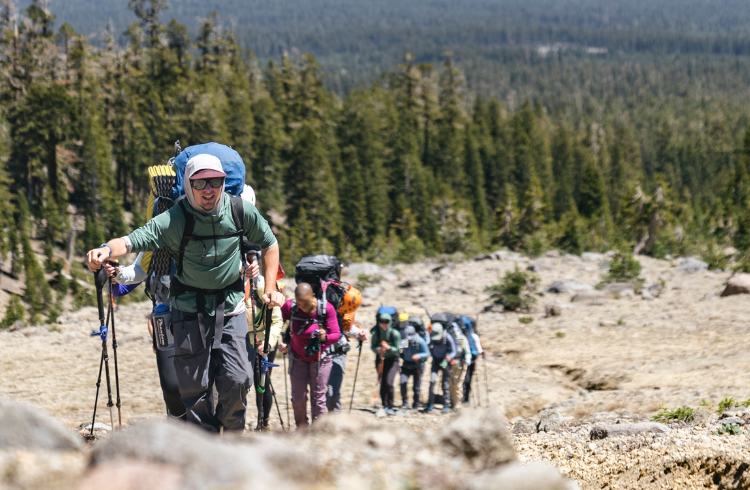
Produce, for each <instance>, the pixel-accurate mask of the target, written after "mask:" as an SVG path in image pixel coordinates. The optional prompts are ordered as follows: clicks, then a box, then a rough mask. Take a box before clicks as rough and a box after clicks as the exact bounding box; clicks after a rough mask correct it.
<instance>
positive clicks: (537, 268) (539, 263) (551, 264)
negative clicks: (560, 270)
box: [526, 258, 555, 272]
mask: <svg viewBox="0 0 750 490" xmlns="http://www.w3.org/2000/svg"><path fill="white" fill-rule="evenodd" d="M554 268H555V260H554V259H550V258H541V259H536V260H535V261H533V262H532V263H531V264H529V265H528V267H526V270H530V271H533V272H541V271H548V270H552V269H554Z"/></svg>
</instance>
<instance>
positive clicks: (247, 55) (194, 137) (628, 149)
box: [0, 0, 750, 321]
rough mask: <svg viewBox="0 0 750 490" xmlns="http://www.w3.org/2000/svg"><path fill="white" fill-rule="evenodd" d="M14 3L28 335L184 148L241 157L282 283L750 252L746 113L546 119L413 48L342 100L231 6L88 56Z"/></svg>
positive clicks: (15, 221) (6, 18)
mask: <svg viewBox="0 0 750 490" xmlns="http://www.w3.org/2000/svg"><path fill="white" fill-rule="evenodd" d="M5 5H6V7H5V10H4V11H0V30H1V31H0V32H1V35H2V37H1V38H0V42H1V44H0V49H1V51H0V76H2V79H3V83H2V88H1V89H0V115H1V116H2V117H1V118H0V158H1V159H2V162H3V165H2V167H1V168H0V196H1V197H0V200H2V202H1V203H0V213H1V214H0V220H1V221H0V252H2V257H3V259H4V260H7V261H8V262H7V263H9V264H10V268H9V272H10V273H11V274H13V275H16V276H20V275H21V274H23V275H24V277H25V280H26V292H25V294H24V298H23V300H24V302H25V303H26V305H27V307H28V309H29V312H30V314H31V319H32V321H37V320H39V319H40V317H41V315H42V313H43V312H44V313H46V314H47V315H48V316H49V317H54V316H55V315H57V314H58V313H59V311H60V310H61V309H62V308H63V307H64V306H65V305H66V303H65V302H66V301H69V300H66V298H68V296H69V294H72V297H73V300H74V304H75V305H80V304H85V303H86V302H87V301H90V296H87V291H88V290H87V289H86V288H85V287H83V286H82V283H81V280H82V279H81V278H82V277H83V273H82V272H81V271H80V269H78V268H77V267H71V265H70V264H71V262H72V260H73V257H74V256H75V255H76V254H81V253H83V252H84V251H85V250H87V249H89V248H91V247H93V246H96V245H98V244H99V243H102V242H103V241H105V240H106V239H107V238H110V237H115V236H121V235H124V234H126V233H127V232H128V231H129V230H130V229H131V228H133V227H135V226H138V225H141V224H143V223H144V220H145V214H146V213H145V209H144V207H145V203H146V202H147V199H148V192H149V185H148V176H147V167H148V166H151V165H160V164H164V163H165V162H166V161H167V160H168V159H169V158H170V157H171V156H173V143H174V141H175V140H177V139H179V140H181V142H182V145H183V147H186V146H188V145H192V144H198V143H204V142H208V141H217V142H220V143H224V144H227V145H230V146H232V147H233V148H235V149H236V150H237V151H238V152H239V153H240V154H241V155H242V156H243V158H244V160H245V163H246V166H247V182H248V183H249V184H251V185H252V186H253V187H254V188H255V189H256V192H257V196H258V206H259V209H260V210H261V212H262V213H263V214H264V215H265V216H266V217H267V218H268V220H269V222H270V223H271V224H272V225H273V227H274V230H275V232H276V233H277V236H278V237H279V240H280V243H281V251H282V260H283V263H284V265H285V267H287V269H289V268H291V267H292V266H293V264H294V263H296V261H297V260H298V259H299V258H300V257H301V256H303V255H306V254H309V253H321V252H323V253H335V254H337V255H339V256H340V257H342V258H344V259H347V260H350V261H354V260H363V259H367V260H377V261H384V262H393V261H412V260H417V259H419V258H420V257H425V256H438V255H440V254H457V253H461V254H465V255H466V254H474V253H478V252H481V251H484V250H488V249H492V248H499V247H507V248H509V249H512V250H520V251H524V252H527V253H530V254H539V253H541V252H542V251H544V250H545V249H548V248H553V247H554V248H558V249H562V250H565V251H568V252H571V253H580V252H582V251H584V250H600V251H603V250H607V249H611V248H613V247H620V248H629V249H632V250H634V251H636V252H637V253H645V254H650V255H653V256H657V257H661V256H664V255H666V254H702V255H704V256H706V257H709V258H710V259H711V261H712V264H713V265H715V266H719V267H725V266H726V260H725V259H724V254H723V249H724V248H725V247H727V246H730V245H732V246H734V247H736V248H737V249H739V250H740V253H741V254H747V252H748V250H749V249H750V246H749V245H750V211H749V209H750V182H749V181H748V179H749V177H748V170H749V168H748V166H749V165H750V132H747V131H746V128H747V126H748V119H747V115H746V114H744V113H742V112H741V111H739V110H738V109H737V108H736V106H734V105H732V104H727V105H726V106H724V105H722V104H721V102H720V101H719V102H717V103H711V104H708V103H705V101H704V103H703V104H697V103H696V104H695V105H688V104H685V105H684V106H683V107H675V106H674V105H673V106H671V107H666V106H662V107H661V108H662V109H664V110H663V111H662V112H658V111H656V110H654V108H653V107H638V106H636V107H630V106H627V105H626V104H622V103H618V102H617V100H614V101H612V102H611V103H609V104H606V105H602V106H599V109H598V110H591V111H586V110H575V109H573V110H570V111H563V110H555V111H554V112H550V111H549V110H548V108H547V107H546V106H545V105H543V104H541V103H532V102H531V101H525V102H520V103H518V104H510V103H508V102H507V101H504V102H500V101H499V100H497V99H496V98H490V99H483V98H481V97H478V96H476V95H475V94H474V93H473V92H472V91H471V90H469V89H468V88H467V84H466V80H465V77H464V75H463V73H462V72H461V70H459V69H458V68H457V67H456V66H455V65H454V63H453V61H452V59H451V57H450V56H446V57H445V59H444V60H443V61H442V63H441V64H440V66H439V67H435V66H433V65H430V64H424V63H416V62H415V61H414V60H413V59H412V57H411V56H409V55H408V54H407V55H406V56H405V57H404V61H403V63H402V64H400V65H398V66H397V67H395V69H393V70H392V71H390V72H387V73H385V74H383V76H382V77H381V78H380V79H379V81H378V82H376V83H374V84H372V85H371V86H369V87H363V88H358V89H355V90H352V91H350V92H349V93H348V94H347V95H346V96H345V97H343V99H342V98H339V97H337V96H336V95H335V94H334V93H333V92H330V91H328V90H326V89H325V87H324V83H323V76H322V74H321V70H320V67H319V66H318V64H317V63H316V61H315V59H314V58H313V57H312V56H311V55H302V56H290V55H288V54H284V55H283V56H281V58H280V60H278V62H275V61H270V62H268V63H267V64H263V65H262V66H261V64H260V63H259V62H258V60H257V58H256V57H255V56H254V55H253V53H251V52H248V51H246V50H244V49H242V48H241V47H240V46H239V44H238V41H237V38H236V35H235V33H234V31H233V30H232V29H227V28H220V27H219V26H220V25H221V24H220V19H219V16H218V14H217V13H216V12H213V13H211V14H210V15H208V16H207V17H206V18H205V19H203V20H202V21H201V25H200V28H199V31H198V32H199V33H198V35H197V37H196V38H195V39H190V37H189V36H188V31H187V28H186V27H185V26H183V25H181V24H179V23H178V22H176V21H175V20H172V21H170V22H169V23H167V24H163V23H161V22H160V20H159V19H160V14H161V13H162V12H163V10H164V9H165V8H166V1H165V0H150V1H149V0H130V3H129V5H130V8H131V9H132V10H133V12H134V14H135V16H136V21H135V22H134V23H133V24H131V25H130V27H129V28H128V30H127V38H128V42H127V44H125V45H120V44H119V43H118V42H116V41H115V38H116V36H115V33H114V32H112V30H111V29H110V30H109V31H108V33H107V34H106V35H105V37H104V44H103V47H101V48H94V47H92V46H91V44H90V43H89V42H88V40H87V39H86V38H85V37H83V36H81V35H78V34H76V33H75V32H74V30H73V29H72V28H71V26H70V25H68V24H64V25H62V26H61V27H60V28H56V26H55V24H54V21H55V17H54V15H53V14H52V13H51V12H50V11H48V10H46V9H45V8H43V6H42V4H41V2H40V1H38V0H34V1H32V3H31V5H30V7H29V8H28V9H26V10H25V15H24V16H23V17H22V19H21V20H17V19H15V18H14V17H13V16H12V15H11V11H10V8H9V5H10V3H9V2H6V4H5ZM561 95H564V94H561ZM516 105H517V106H518V107H515V106H516ZM32 239H39V240H41V242H42V243H43V244H44V253H45V256H46V263H45V264H39V263H38V261H37V259H36V256H35V254H34V251H33V246H32V245H33V243H32ZM744 263H747V261H746V262H744ZM743 267H745V266H743ZM45 271H46V272H47V273H51V274H53V275H54V279H53V280H52V281H47V280H46V279H45V275H44V272H45ZM53 290H54V292H53ZM12 301H13V303H12V305H11V306H12V308H10V307H9V308H8V311H13V312H15V313H14V315H16V316H18V315H21V316H23V315H22V314H21V313H18V311H19V308H18V305H19V302H18V298H14V299H13V300H12ZM21 311H22V308H21Z"/></svg>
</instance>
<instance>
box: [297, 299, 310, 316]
mask: <svg viewBox="0 0 750 490" xmlns="http://www.w3.org/2000/svg"><path fill="white" fill-rule="evenodd" d="M295 299H296V301H297V307H298V308H299V309H300V310H302V311H304V312H305V313H307V314H308V315H312V313H313V311H315V298H314V297H312V296H310V297H307V298H295Z"/></svg>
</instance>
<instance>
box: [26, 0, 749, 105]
mask: <svg viewBox="0 0 750 490" xmlns="http://www.w3.org/2000/svg"><path fill="white" fill-rule="evenodd" d="M29 2H30V0H23V1H21V2H19V3H20V6H21V7H25V6H27V5H28V4H29ZM169 3H170V8H169V9H168V10H167V11H166V12H165V13H164V14H163V15H162V21H163V22H165V23H166V22H167V21H168V20H169V19H171V18H175V19H176V20H177V21H179V22H180V23H182V24H185V25H186V26H187V27H188V30H189V32H190V34H191V35H192V36H193V37H194V36H195V34H196V33H197V29H198V27H199V18H201V17H205V16H206V15H207V14H208V13H209V12H211V11H213V10H217V11H218V12H219V14H220V16H221V19H222V22H223V23H224V27H233V28H234V29H235V30H236V33H237V37H238V40H239V43H240V44H241V45H243V46H245V47H247V48H250V49H252V50H253V51H254V52H255V53H256V54H257V55H258V56H259V57H260V58H261V59H267V58H276V59H278V57H279V56H280V55H281V53H282V52H283V51H285V50H286V51H300V52H310V53H312V54H313V55H315V56H316V58H317V59H318V60H319V61H320V63H321V64H322V66H323V68H324V70H325V71H326V72H327V73H328V75H329V79H328V82H327V83H328V84H329V86H331V88H333V89H335V90H337V91H338V92H345V91H347V90H348V89H349V88H351V87H354V86H359V85H361V84H362V83H363V82H367V81H370V80H373V79H374V78H376V77H377V76H378V75H379V74H380V73H382V72H383V71H386V70H388V69H390V68H392V67H393V66H394V65H395V64H396V63H399V62H400V61H401V60H402V58H403V55H404V53H405V52H407V51H409V52H411V53H412V54H414V55H415V56H416V58H417V60H418V61H427V62H435V61H438V60H439V59H440V57H441V55H442V53H443V51H444V50H445V49H450V50H452V51H453V52H454V53H456V58H457V61H458V62H459V64H460V65H462V66H463V67H464V68H468V67H469V66H472V65H473V66H476V65H481V66H478V67H477V68H476V69H474V70H471V69H468V70H467V71H468V72H469V73H468V76H469V79H470V80H471V79H472V78H476V82H477V85H478V86H480V87H486V88H483V89H482V92H485V93H487V94H488V95H489V94H494V95H503V94H502V90H498V89H497V87H494V86H493V85H492V83H488V81H489V80H491V79H492V78H496V75H495V74H493V73H492V72H493V71H496V70H497V69H498V67H500V66H504V65H506V64H507V63H509V62H513V61H515V60H516V58H518V57H519V56H522V57H525V58H527V59H528V57H529V53H528V47H529V46H542V47H541V50H542V53H549V52H550V50H553V52H558V51H559V47H560V46H563V47H570V46H573V47H578V48H582V49H584V50H586V49H587V48H594V49H593V51H592V50H589V51H584V54H588V55H591V54H594V55H598V56H599V57H601V56H602V55H605V56H607V55H608V56H610V57H611V56H612V55H613V53H633V52H635V53H648V54H660V55H661V54H708V55H715V54H727V55H737V54H750V9H748V8H747V3H746V2H744V1H741V0H724V1H718V2H716V1H715V2H706V1H703V0H682V1H680V2H675V1H674V0H633V1H628V2H616V1H601V0H570V1H555V0H529V1H525V0H495V1H492V0H463V1H461V2H452V1H447V0H432V1H424V0H373V1H366V2H363V1H360V0H316V1H314V2H313V1H305V0H274V1H269V0H201V1H198V0H171V1H170V2H169ZM127 4H128V2H127V1H125V0H64V1H63V0H49V6H50V9H51V10H52V11H53V12H54V13H55V14H56V15H57V18H58V20H57V23H58V25H61V24H62V23H64V22H68V23H70V24H71V25H72V26H73V27H74V28H75V29H76V30H77V31H79V32H82V33H85V34H99V33H101V32H102V31H103V30H104V29H105V27H106V25H107V23H108V22H109V21H110V20H111V21H112V23H113V26H114V28H115V32H116V33H118V34H121V33H123V32H124V31H125V29H126V28H127V26H128V25H129V24H131V23H132V22H134V21H135V17H134V15H133V14H132V12H131V11H130V10H129V9H128V8H127ZM94 41H96V38H94ZM555 46H557V47H555ZM519 47H521V48H523V49H524V50H525V51H518V49H519ZM509 50H510V51H509Z"/></svg>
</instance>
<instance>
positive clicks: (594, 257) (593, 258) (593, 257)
mask: <svg viewBox="0 0 750 490" xmlns="http://www.w3.org/2000/svg"><path fill="white" fill-rule="evenodd" d="M581 260H583V261H584V262H601V261H602V260H604V255H603V254H599V253H596V252H583V253H582V254H581Z"/></svg>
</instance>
